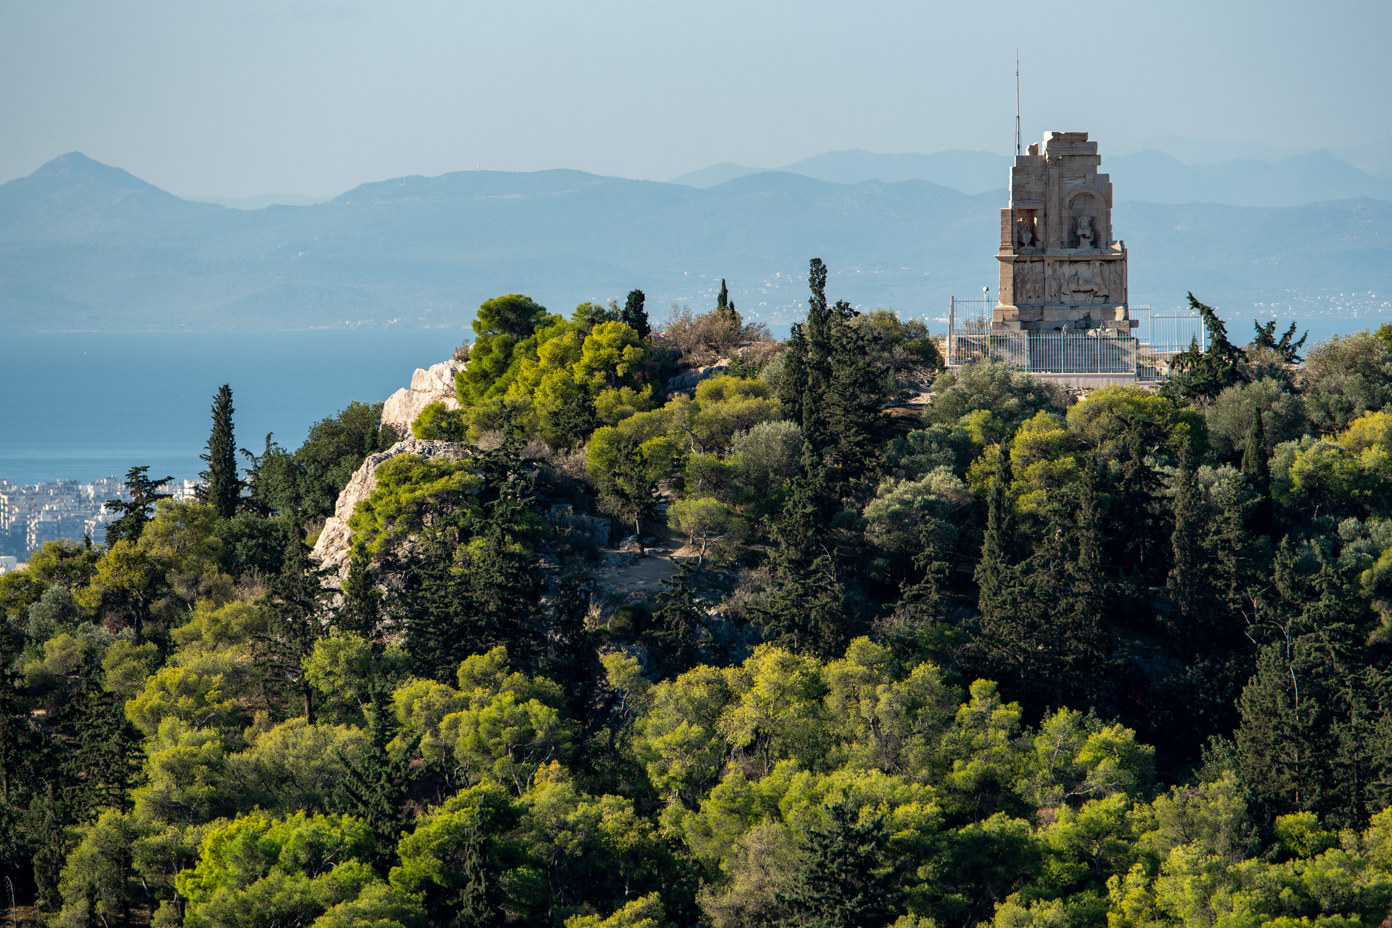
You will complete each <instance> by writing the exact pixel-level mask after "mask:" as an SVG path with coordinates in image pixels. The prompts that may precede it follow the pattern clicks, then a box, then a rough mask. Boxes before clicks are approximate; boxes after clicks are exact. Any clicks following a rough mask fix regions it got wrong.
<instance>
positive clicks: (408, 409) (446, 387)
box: [382, 358, 465, 435]
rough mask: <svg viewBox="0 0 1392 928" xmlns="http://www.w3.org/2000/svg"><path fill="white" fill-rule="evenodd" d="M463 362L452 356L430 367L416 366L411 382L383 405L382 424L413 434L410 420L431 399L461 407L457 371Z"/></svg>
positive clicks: (432, 401) (428, 403) (405, 433)
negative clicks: (456, 389) (457, 395)
mask: <svg viewBox="0 0 1392 928" xmlns="http://www.w3.org/2000/svg"><path fill="white" fill-rule="evenodd" d="M464 364H465V362H464V361H456V360H454V359H452V358H451V359H450V360H448V361H441V362H440V363H439V364H435V365H432V366H431V367H428V368H420V367H418V368H416V372H415V374H413V375H412V376H411V386H410V387H408V388H402V389H400V390H397V391H396V392H395V393H393V394H392V395H391V397H390V398H389V399H388V400H387V402H386V404H385V405H383V407H382V425H390V426H392V427H393V428H395V429H396V430H397V434H398V435H410V434H411V423H412V422H415V421H416V416H419V415H420V414H421V410H423V409H425V407H427V406H429V405H430V404H431V403H444V404H445V406H446V407H447V408H449V409H458V408H459V399H458V398H457V397H456V396H455V395H454V375H455V373H456V372H457V371H460V370H463V368H464Z"/></svg>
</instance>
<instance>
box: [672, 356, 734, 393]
mask: <svg viewBox="0 0 1392 928" xmlns="http://www.w3.org/2000/svg"><path fill="white" fill-rule="evenodd" d="M729 367H730V359H729V358H721V359H720V360H719V361H716V362H715V363H714V364H711V365H710V366H708V367H689V368H687V369H686V370H684V371H682V372H681V373H680V374H678V375H676V376H675V377H672V378H670V379H669V380H668V381H667V383H666V384H665V386H666V388H667V392H668V393H693V392H695V390H696V385H697V384H698V383H700V382H701V381H703V380H705V379H706V378H707V377H714V376H716V375H717V374H723V373H725V371H726V370H728V369H729Z"/></svg>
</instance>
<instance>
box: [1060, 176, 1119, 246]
mask: <svg viewBox="0 0 1392 928" xmlns="http://www.w3.org/2000/svg"><path fill="white" fill-rule="evenodd" d="M1084 218H1086V219H1087V220H1088V222H1090V223H1091V225H1092V247H1093V248H1107V247H1108V246H1110V245H1111V244H1112V227H1111V223H1110V222H1109V221H1108V220H1109V218H1110V217H1109V215H1108V210H1107V200H1106V198H1105V197H1103V196H1102V194H1101V193H1100V192H1099V191H1097V190H1093V189H1092V188H1090V187H1084V188H1082V189H1081V190H1075V191H1073V192H1072V193H1070V194H1069V195H1068V199H1067V200H1066V201H1065V202H1064V222H1065V225H1064V230H1063V231H1064V236H1063V242H1064V247H1065V248H1083V247H1086V245H1085V243H1084V241H1083V239H1081V238H1080V237H1079V234H1078V233H1079V229H1080V228H1083V227H1084V226H1085V225H1086V223H1083V222H1081V221H1080V220H1083V219H1084Z"/></svg>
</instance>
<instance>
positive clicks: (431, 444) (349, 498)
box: [310, 365, 471, 584]
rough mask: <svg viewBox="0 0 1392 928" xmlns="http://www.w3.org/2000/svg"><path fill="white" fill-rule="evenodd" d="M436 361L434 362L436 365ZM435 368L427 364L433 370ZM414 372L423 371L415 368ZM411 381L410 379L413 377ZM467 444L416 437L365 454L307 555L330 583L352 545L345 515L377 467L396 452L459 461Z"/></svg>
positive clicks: (369, 486)
mask: <svg viewBox="0 0 1392 928" xmlns="http://www.w3.org/2000/svg"><path fill="white" fill-rule="evenodd" d="M439 366H440V365H436V367H439ZM434 369H435V368H433V367H432V368H431V370H434ZM416 373H417V374H421V373H424V372H423V371H416ZM413 382H414V381H413ZM470 451H471V448H470V446H468V445H463V444H460V443H458V442H453V441H419V440H417V439H414V438H410V439H407V440H405V441H399V442H397V443H396V444H394V445H392V446H391V447H390V448H388V449H387V450H386V451H379V452H378V453H377V454H373V455H369V456H368V458H367V460H365V461H363V462H362V466H360V467H359V468H358V469H357V470H356V471H354V472H353V476H352V478H350V479H349V481H348V485H347V486H345V487H344V488H343V492H342V493H340V494H338V503H337V504H336V505H335V506H334V514H333V515H331V516H329V519H328V521H327V522H325V523H324V530H323V531H321V532H320V533H319V540H318V541H316V542H315V543H314V550H313V552H311V554H310V556H311V557H313V558H314V559H315V560H316V561H318V562H319V565H320V566H321V567H323V568H325V569H326V570H328V571H329V574H330V575H329V582H330V583H333V582H334V579H335V578H337V581H338V584H342V582H343V580H344V578H346V577H347V576H348V555H349V552H350V549H351V546H352V541H353V531H352V529H350V528H349V527H348V517H349V516H351V515H352V514H353V510H354V509H356V508H357V507H358V503H360V502H362V501H363V500H365V499H367V498H368V497H369V496H371V495H372V491H373V490H374V489H375V488H376V487H377V468H379V467H381V466H382V465H383V464H385V463H386V462H387V461H390V460H391V459H392V458H394V457H396V456H397V455H399V454H415V455H419V456H421V457H423V458H440V459H442V460H446V461H462V460H464V459H465V458H467V457H469V454H470Z"/></svg>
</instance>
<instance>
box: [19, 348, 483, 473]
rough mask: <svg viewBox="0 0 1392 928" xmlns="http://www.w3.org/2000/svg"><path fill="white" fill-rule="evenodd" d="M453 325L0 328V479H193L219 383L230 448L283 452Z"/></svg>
mask: <svg viewBox="0 0 1392 928" xmlns="http://www.w3.org/2000/svg"><path fill="white" fill-rule="evenodd" d="M466 334H467V333H466V331H465V330H464V329H462V328H461V329H457V330H439V329H436V330H404V329H403V330H385V331H383V330H378V331H367V330H355V331H328V332H266V333H194V332H180V333H172V334H117V335H109V334H107V335H102V334H40V335H35V334H10V333H0V477H3V478H5V479H8V480H12V481H14V482H16V483H36V482H40V481H44V480H54V479H57V478H60V477H61V478H68V479H73V480H81V481H90V480H95V479H98V478H101V477H105V476H111V475H114V476H123V475H124V474H125V472H126V471H127V470H129V469H130V468H131V467H133V466H136V465H139V464H146V465H149V467H150V473H151V475H152V476H161V477H162V476H164V475H165V474H170V475H172V476H173V477H175V478H176V479H182V478H184V477H195V476H197V474H198V472H199V471H200V470H202V469H203V467H204V465H203V462H202V461H200V460H199V457H198V456H199V455H200V454H202V453H203V451H204V450H205V447H206V445H207V441H208V431H209V428H210V426H211V422H212V417H211V407H212V401H213V394H214V393H216V392H217V389H218V387H220V386H221V385H222V384H224V383H226V384H230V385H231V386H232V402H233V406H234V407H235V414H234V417H233V423H234V426H235V428H236V438H237V445H238V447H242V448H247V449H249V450H251V451H254V452H258V453H259V452H260V451H261V449H262V448H263V447H264V445H265V438H266V433H267V432H274V433H275V440H276V441H277V442H279V443H280V444H281V445H283V446H285V447H287V448H290V449H292V450H293V449H294V448H297V447H299V445H300V443H301V442H303V441H304V437H305V434H306V432H307V431H308V429H309V427H310V426H311V425H313V424H314V423H315V422H317V421H319V420H320V419H323V418H326V417H328V416H332V415H334V414H335V413H337V412H338V411H339V410H341V409H342V408H343V407H345V406H347V405H348V404H349V403H350V402H352V401H353V400H362V401H364V402H379V401H381V400H384V399H386V398H387V397H388V396H390V395H391V394H392V393H393V392H395V391H396V390H397V389H399V388H401V387H405V386H409V385H410V382H411V373H412V372H413V371H414V370H415V369H416V368H417V367H427V366H429V365H431V364H435V363H437V362H439V361H443V360H445V359H446V358H448V357H449V356H450V354H451V353H453V351H454V349H455V348H456V347H458V346H459V344H460V342H462V341H464V339H465V335H466Z"/></svg>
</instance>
